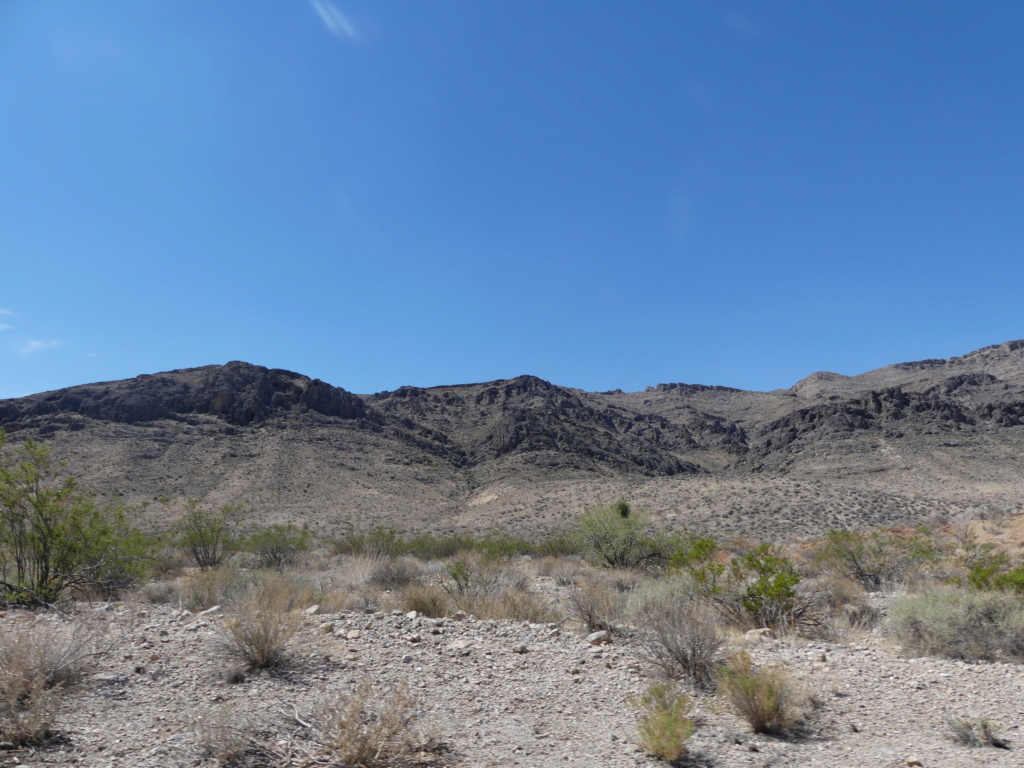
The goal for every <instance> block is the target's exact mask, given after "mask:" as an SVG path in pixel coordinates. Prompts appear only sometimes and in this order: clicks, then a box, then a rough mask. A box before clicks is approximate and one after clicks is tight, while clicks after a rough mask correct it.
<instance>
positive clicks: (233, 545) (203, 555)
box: [175, 497, 242, 571]
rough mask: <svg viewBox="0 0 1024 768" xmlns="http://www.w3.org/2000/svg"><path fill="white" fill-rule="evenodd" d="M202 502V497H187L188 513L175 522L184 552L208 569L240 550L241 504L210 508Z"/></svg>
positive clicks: (176, 533) (200, 565) (178, 540)
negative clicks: (239, 521)
mask: <svg viewBox="0 0 1024 768" xmlns="http://www.w3.org/2000/svg"><path fill="white" fill-rule="evenodd" d="M201 505H202V500H201V499H197V498H195V497H189V498H187V499H185V513H184V514H183V515H182V516H181V518H180V519H179V520H178V522H177V523H176V524H175V539H176V541H177V543H178V546H179V547H180V548H181V550H182V551H183V552H184V553H185V555H186V556H187V557H188V558H189V559H190V560H192V562H194V563H195V564H196V565H197V566H198V567H199V568H200V569H201V570H204V571H205V570H207V569H208V568H216V567H217V566H219V565H220V564H221V563H223V562H224V560H225V559H226V558H227V557H228V556H229V555H231V554H232V553H233V552H236V551H237V550H238V547H239V543H240V537H239V532H238V520H239V517H240V516H241V514H242V508H241V507H240V506H237V505H232V504H225V505H223V506H222V507H220V508H219V509H208V508H204V507H202V506H201Z"/></svg>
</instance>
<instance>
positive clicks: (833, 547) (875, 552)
mask: <svg viewBox="0 0 1024 768" xmlns="http://www.w3.org/2000/svg"><path fill="white" fill-rule="evenodd" d="M939 556H940V553H939V551H938V549H937V548H936V546H935V543H934V542H933V541H932V540H931V539H930V538H929V537H927V536H925V535H924V534H923V533H920V532H914V533H904V532H900V531H871V532H864V531H829V532H828V533H827V534H826V535H825V542H824V544H823V545H822V547H821V549H820V550H819V552H818V562H819V563H820V564H821V566H822V567H824V568H826V569H827V570H830V571H832V572H833V573H836V574H838V575H840V576H844V577H846V578H848V579H851V580H852V581H855V582H857V583H858V584H860V585H861V586H862V587H864V589H867V590H869V591H872V592H877V591H879V590H882V589H889V588H892V587H894V586H898V585H901V584H903V583H904V582H906V581H907V579H909V578H910V577H912V576H913V575H914V574H915V573H916V572H918V571H920V570H921V569H923V568H925V567H927V566H929V565H931V564H933V563H935V562H936V561H937V560H938V558H939Z"/></svg>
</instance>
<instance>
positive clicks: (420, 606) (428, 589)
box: [401, 582, 451, 619]
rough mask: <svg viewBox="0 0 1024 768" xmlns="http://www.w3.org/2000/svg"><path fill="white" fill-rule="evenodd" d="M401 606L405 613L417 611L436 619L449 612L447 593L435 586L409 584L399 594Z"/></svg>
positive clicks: (449, 604)
mask: <svg viewBox="0 0 1024 768" xmlns="http://www.w3.org/2000/svg"><path fill="white" fill-rule="evenodd" d="M401 606H402V609H403V610H406V611H418V612H419V613H422V614H423V615H424V616H429V617H431V618H433V619H438V618H441V617H443V616H447V615H448V614H449V612H450V610H451V601H450V599H449V597H448V593H447V592H445V591H444V590H443V589H441V587H439V586H437V585H435V584H420V583H418V582H413V583H412V584H409V585H408V586H407V587H406V588H405V589H404V590H402V594H401Z"/></svg>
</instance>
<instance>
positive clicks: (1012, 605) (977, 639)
mask: <svg viewBox="0 0 1024 768" xmlns="http://www.w3.org/2000/svg"><path fill="white" fill-rule="evenodd" d="M888 629H889V631H890V632H891V633H892V634H893V635H894V636H895V637H896V639H897V640H898V641H899V642H900V644H901V645H903V647H904V649H906V650H907V651H908V652H910V653H914V654H917V655H920V656H945V657H947V658H951V659H962V660H964V661H979V660H982V661H1016V662H1022V661H1024V603H1022V602H1021V599H1020V597H1019V596H1018V595H1016V594H1012V593H1006V592H973V591H964V590H944V591H936V592H930V593H926V594H922V595H917V596H914V597H905V598H903V599H902V600H899V601H897V602H896V603H895V604H894V605H893V606H892V608H891V609H890V611H889V622H888Z"/></svg>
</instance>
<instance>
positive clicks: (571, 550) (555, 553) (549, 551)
mask: <svg viewBox="0 0 1024 768" xmlns="http://www.w3.org/2000/svg"><path fill="white" fill-rule="evenodd" d="M533 554H535V555H537V556H539V557H581V556H582V555H583V552H582V551H580V544H579V541H578V540H577V539H576V537H574V536H573V535H572V534H571V533H558V534H554V535H552V536H545V537H544V538H542V539H540V540H538V541H535V542H533Z"/></svg>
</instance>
